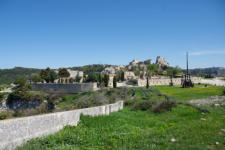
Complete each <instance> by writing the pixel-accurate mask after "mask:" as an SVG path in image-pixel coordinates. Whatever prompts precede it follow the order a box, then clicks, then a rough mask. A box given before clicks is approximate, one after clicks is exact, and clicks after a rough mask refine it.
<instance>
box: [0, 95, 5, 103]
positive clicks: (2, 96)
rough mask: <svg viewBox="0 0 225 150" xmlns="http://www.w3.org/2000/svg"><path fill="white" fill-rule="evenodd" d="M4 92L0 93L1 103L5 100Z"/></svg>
mask: <svg viewBox="0 0 225 150" xmlns="http://www.w3.org/2000/svg"><path fill="white" fill-rule="evenodd" d="M4 97H5V96H4V94H3V93H0V103H1V102H2V101H3V100H4Z"/></svg>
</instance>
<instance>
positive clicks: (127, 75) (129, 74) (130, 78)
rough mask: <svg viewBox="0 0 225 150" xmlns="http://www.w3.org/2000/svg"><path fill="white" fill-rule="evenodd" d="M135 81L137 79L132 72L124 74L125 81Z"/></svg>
mask: <svg viewBox="0 0 225 150" xmlns="http://www.w3.org/2000/svg"><path fill="white" fill-rule="evenodd" d="M133 79H136V76H135V74H134V72H132V71H125V72H124V80H127V81H128V80H133Z"/></svg>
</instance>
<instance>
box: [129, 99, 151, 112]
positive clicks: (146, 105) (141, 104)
mask: <svg viewBox="0 0 225 150" xmlns="http://www.w3.org/2000/svg"><path fill="white" fill-rule="evenodd" d="M152 104H153V103H152V101H150V100H139V101H137V102H136V103H134V105H133V108H132V109H133V110H149V109H150V108H151V107H152Z"/></svg>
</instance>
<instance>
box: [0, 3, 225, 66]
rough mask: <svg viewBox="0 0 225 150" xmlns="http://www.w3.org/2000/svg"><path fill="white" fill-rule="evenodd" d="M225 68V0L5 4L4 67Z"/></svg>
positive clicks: (0, 33) (0, 18)
mask: <svg viewBox="0 0 225 150" xmlns="http://www.w3.org/2000/svg"><path fill="white" fill-rule="evenodd" d="M186 51H189V52H190V54H191V56H190V67H191V68H196V67H212V66H220V67H225V0H120V1H119V0H0V68H12V67H14V66H22V67H35V68H45V67H47V66H49V67H52V68H58V67H71V66H81V65H87V64H117V65H120V64H121V65H125V64H128V62H130V61H131V60H132V59H134V58H135V59H140V60H144V59H153V61H155V58H156V56H163V57H165V58H166V59H167V60H168V62H169V63H170V64H171V65H172V66H175V65H179V66H180V67H185V55H184V54H185V52H186Z"/></svg>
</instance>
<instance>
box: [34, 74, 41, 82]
mask: <svg viewBox="0 0 225 150" xmlns="http://www.w3.org/2000/svg"><path fill="white" fill-rule="evenodd" d="M31 81H32V82H34V83H37V82H43V79H42V78H41V77H40V75H37V74H35V75H32V76H31Z"/></svg>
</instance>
